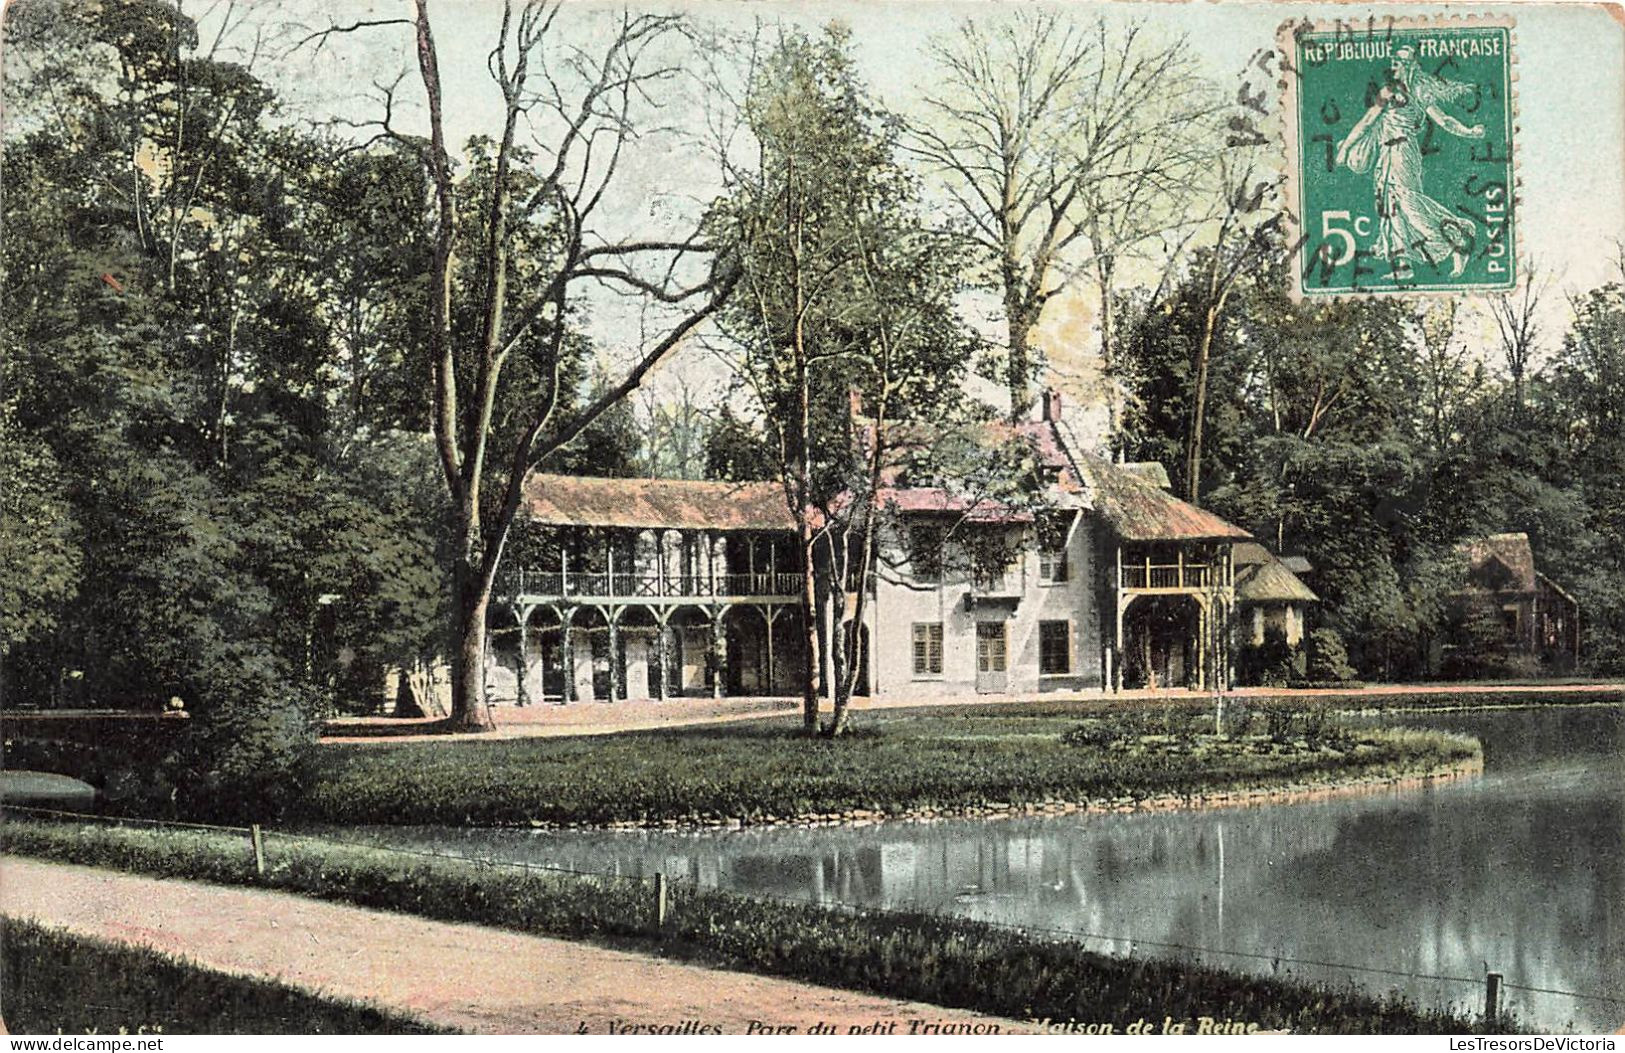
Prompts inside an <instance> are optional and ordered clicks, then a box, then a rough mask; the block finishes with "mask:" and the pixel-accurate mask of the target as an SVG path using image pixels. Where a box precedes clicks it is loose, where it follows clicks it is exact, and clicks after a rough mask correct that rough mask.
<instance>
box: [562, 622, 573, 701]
mask: <svg viewBox="0 0 1625 1053" xmlns="http://www.w3.org/2000/svg"><path fill="white" fill-rule="evenodd" d="M575 616H576V609H575V608H574V607H560V608H559V661H560V662H561V663H562V664H563V666H564V691H563V698H564V701H566V702H574V701H575V700H576V642H575V626H574V622H575Z"/></svg>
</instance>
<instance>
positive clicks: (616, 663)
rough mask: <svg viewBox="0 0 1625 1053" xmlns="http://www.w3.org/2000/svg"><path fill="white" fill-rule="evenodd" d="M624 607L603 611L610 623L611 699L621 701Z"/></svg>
mask: <svg viewBox="0 0 1625 1053" xmlns="http://www.w3.org/2000/svg"><path fill="white" fill-rule="evenodd" d="M625 609H626V608H624V607H610V608H609V609H607V610H605V611H604V612H603V614H604V616H605V617H604V620H605V621H606V622H608V623H609V700H610V701H611V702H619V701H621V694H622V692H621V678H620V675H619V674H620V657H621V612H622V611H624V610H625Z"/></svg>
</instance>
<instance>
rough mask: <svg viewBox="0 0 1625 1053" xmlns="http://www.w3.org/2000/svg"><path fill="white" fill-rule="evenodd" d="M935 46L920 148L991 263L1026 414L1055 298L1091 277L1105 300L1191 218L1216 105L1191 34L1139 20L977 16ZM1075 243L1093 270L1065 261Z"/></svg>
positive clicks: (1010, 373) (1011, 380)
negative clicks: (1043, 326) (1165, 31)
mask: <svg viewBox="0 0 1625 1053" xmlns="http://www.w3.org/2000/svg"><path fill="white" fill-rule="evenodd" d="M931 52H932V54H933V55H934V56H935V58H936V61H937V64H938V66H939V67H940V73H939V76H938V78H937V80H936V82H935V83H936V88H935V89H934V90H933V92H932V93H931V94H930V95H928V96H927V97H926V99H925V113H924V115H923V116H922V118H921V119H920V120H919V121H916V122H915V123H914V124H913V125H912V127H911V129H910V132H911V136H910V149H911V151H912V152H913V153H914V155H915V156H916V157H917V158H918V159H919V160H921V161H923V162H924V163H925V164H926V165H928V166H929V167H931V168H933V169H935V170H936V171H937V172H938V173H940V174H941V175H943V176H944V177H945V178H946V180H947V191H948V193H949V194H950V195H951V196H952V198H953V200H954V202H955V204H956V205H957V207H958V209H959V210H960V211H961V212H962V213H963V214H964V216H965V218H966V219H968V220H969V222H970V226H971V231H972V235H973V237H974V239H975V241H976V243H977V245H978V246H979V247H980V248H981V250H982V254H983V256H984V258H985V260H986V262H987V263H988V264H989V266H990V267H991V269H992V272H993V276H994V281H995V284H996V286H997V288H998V290H999V292H1000V295H1001V297H1002V301H1003V308H1004V318H1005V324H1006V327H1007V339H1008V343H1009V358H1008V362H1007V367H1006V376H1005V380H1006V386H1007V387H1008V390H1009V393H1010V402H1011V415H1012V416H1016V415H1019V414H1020V413H1021V412H1022V411H1023V410H1024V409H1025V408H1026V406H1027V404H1028V402H1029V401H1030V400H1031V386H1032V382H1033V380H1034V378H1035V376H1036V374H1037V368H1038V362H1037V360H1036V358H1037V356H1036V354H1035V351H1034V348H1033V347H1032V343H1031V340H1032V330H1033V328H1034V326H1036V325H1037V324H1038V321H1039V318H1040V316H1041V315H1042V313H1043V310H1044V305H1045V304H1046V303H1048V302H1049V301H1050V300H1051V299H1052V298H1053V297H1054V296H1055V295H1056V294H1058V293H1059V292H1061V291H1062V290H1063V289H1065V288H1066V287H1067V285H1068V284H1069V282H1070V281H1071V280H1072V278H1073V277H1074V276H1076V275H1077V274H1080V273H1085V274H1088V275H1089V276H1090V277H1091V279H1092V280H1093V281H1094V283H1095V284H1096V287H1097V289H1100V290H1101V291H1102V295H1103V296H1107V297H1109V295H1110V290H1111V289H1112V288H1113V286H1114V283H1115V280H1116V277H1117V273H1118V265H1119V263H1120V262H1121V260H1122V258H1123V257H1124V256H1125V255H1126V254H1134V253H1136V252H1138V251H1139V250H1141V249H1142V248H1144V247H1145V246H1146V244H1147V243H1148V242H1149V241H1150V240H1152V239H1156V238H1159V237H1160V236H1161V235H1163V234H1165V233H1167V232H1169V231H1172V230H1176V229H1179V228H1181V227H1183V226H1186V223H1185V218H1184V211H1185V208H1184V205H1185V204H1186V203H1187V202H1188V200H1189V199H1188V198H1187V196H1186V195H1185V193H1184V190H1185V187H1186V185H1187V182H1188V180H1189V178H1190V177H1191V175H1192V174H1193V173H1194V172H1195V171H1196V170H1197V169H1196V165H1197V163H1198V161H1199V155H1198V154H1197V152H1196V151H1194V150H1193V148H1192V135H1191V133H1192V129H1193V122H1194V121H1196V120H1197V119H1198V118H1199V117H1200V116H1201V115H1203V114H1204V113H1209V112H1211V111H1212V109H1213V108H1212V106H1211V105H1210V103H1209V102H1207V101H1206V93H1205V92H1204V91H1203V90H1202V87H1201V84H1200V82H1199V81H1198V79H1197V78H1196V76H1195V74H1194V68H1195V66H1194V61H1193V58H1192V55H1191V52H1190V49H1189V48H1188V47H1187V45H1186V44H1185V43H1184V41H1176V42H1174V43H1171V44H1162V43H1157V42H1154V41H1152V40H1150V39H1149V37H1148V35H1147V34H1146V33H1145V32H1144V30H1143V29H1142V27H1140V26H1139V25H1131V26H1129V27H1127V28H1125V29H1122V30H1112V29H1111V28H1109V27H1108V26H1107V24H1106V22H1105V20H1104V19H1101V20H1099V21H1097V22H1096V24H1095V25H1094V26H1093V27H1091V28H1088V29H1084V28H1080V27H1079V26H1078V25H1077V24H1076V23H1075V22H1073V21H1072V20H1070V19H1068V18H1065V17H1062V16H1058V15H1055V14H1050V13H1031V12H1025V11H1024V12H1020V13H1018V14H1016V15H1014V16H1012V17H1010V18H1008V19H1005V20H1002V21H999V22H997V23H995V24H992V25H989V24H988V20H987V19H985V18H978V19H966V20H965V21H964V22H963V23H961V25H960V28H959V30H958V33H957V34H956V35H955V36H953V37H952V38H950V39H948V40H945V41H938V42H936V43H934V44H933V45H932V47H931ZM1079 242H1081V245H1080V246H1079V247H1080V248H1083V247H1089V246H1092V257H1093V265H1092V266H1088V267H1086V266H1084V265H1083V264H1081V263H1078V262H1074V264H1073V265H1072V266H1070V267H1069V266H1068V265H1067V257H1068V255H1069V253H1071V252H1073V251H1075V250H1074V249H1073V246H1074V243H1079ZM1106 313H1107V314H1108V315H1109V313H1110V308H1109V306H1107V308H1106Z"/></svg>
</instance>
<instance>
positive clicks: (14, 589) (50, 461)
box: [0, 402, 84, 655]
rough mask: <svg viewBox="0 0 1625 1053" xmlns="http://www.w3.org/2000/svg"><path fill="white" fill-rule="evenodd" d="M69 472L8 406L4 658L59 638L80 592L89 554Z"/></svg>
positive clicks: (0, 645) (1, 592) (3, 455)
mask: <svg viewBox="0 0 1625 1053" xmlns="http://www.w3.org/2000/svg"><path fill="white" fill-rule="evenodd" d="M61 471H62V470H61V467H60V466H59V465H58V464H57V462H56V458H55V457H54V456H53V455H52V454H51V449H50V447H49V446H47V445H46V444H45V443H44V442H42V441H41V440H40V439H39V437H38V436H35V435H30V434H28V433H25V432H23V431H21V430H20V429H19V428H18V426H17V423H16V410H15V409H14V407H13V406H12V405H11V404H10V403H9V402H7V403H3V404H0V655H4V654H7V653H9V652H10V651H11V649H12V648H13V647H14V646H16V645H17V644H19V643H23V642H25V641H28V640H31V639H34V638H37V637H40V636H43V635H45V634H47V633H49V632H51V631H52V630H54V629H55V628H56V627H57V626H58V624H59V622H60V612H61V609H62V608H63V607H64V606H65V605H66V604H67V602H68V601H69V600H70V599H72V598H73V596H74V595H75V594H76V593H77V591H78V588H79V582H80V571H81V568H82V566H83V563H84V554H83V553H82V552H81V551H80V549H79V543H78V538H77V536H76V535H77V530H76V525H75V522H74V518H73V510H72V508H71V507H70V506H69V504H68V500H67V495H66V494H65V493H64V487H63V480H62V475H61Z"/></svg>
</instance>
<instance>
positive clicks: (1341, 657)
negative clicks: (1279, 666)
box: [1305, 626, 1355, 684]
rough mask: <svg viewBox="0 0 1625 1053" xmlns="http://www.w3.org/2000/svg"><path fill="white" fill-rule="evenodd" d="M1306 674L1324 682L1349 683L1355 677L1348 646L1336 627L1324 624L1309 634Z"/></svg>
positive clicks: (1314, 679) (1310, 677)
mask: <svg viewBox="0 0 1625 1053" xmlns="http://www.w3.org/2000/svg"><path fill="white" fill-rule="evenodd" d="M1305 676H1306V677H1307V678H1308V679H1310V680H1313V681H1317V682H1322V683H1340V684H1341V683H1347V682H1348V681H1350V680H1353V679H1354V676H1355V673H1354V666H1353V665H1351V664H1349V652H1348V648H1346V647H1344V646H1343V637H1341V636H1339V635H1338V632H1337V630H1336V629H1333V628H1330V627H1329V626H1322V627H1321V628H1319V629H1316V630H1314V631H1313V632H1311V633H1310V634H1309V655H1308V663H1307V666H1306V670H1305Z"/></svg>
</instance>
